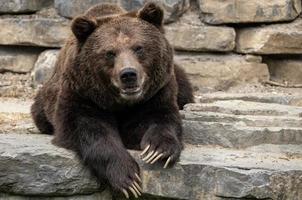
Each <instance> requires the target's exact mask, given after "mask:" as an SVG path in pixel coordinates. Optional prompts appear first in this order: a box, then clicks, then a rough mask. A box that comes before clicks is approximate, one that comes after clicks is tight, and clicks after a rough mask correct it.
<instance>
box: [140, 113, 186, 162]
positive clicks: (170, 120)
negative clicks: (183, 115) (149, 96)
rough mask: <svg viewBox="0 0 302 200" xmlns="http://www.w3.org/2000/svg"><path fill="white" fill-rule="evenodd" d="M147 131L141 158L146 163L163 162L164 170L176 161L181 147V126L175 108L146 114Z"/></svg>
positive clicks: (142, 145) (142, 142) (142, 144)
mask: <svg viewBox="0 0 302 200" xmlns="http://www.w3.org/2000/svg"><path fill="white" fill-rule="evenodd" d="M144 123H146V125H147V127H148V129H147V131H146V132H145V134H144V136H143V138H142V141H141V148H142V149H143V151H142V153H141V156H142V160H143V161H145V162H146V163H149V164H153V163H155V162H156V161H158V160H162V161H164V163H165V164H164V168H166V167H168V166H169V165H174V164H175V162H176V161H178V159H179V156H180V153H181V150H182V148H183V146H182V126H181V119H180V115H179V111H178V109H177V108H173V107H171V108H169V109H167V110H166V111H165V110H164V109H162V110H160V109H159V110H157V111H154V112H153V113H149V114H148V119H147V121H145V122H144Z"/></svg>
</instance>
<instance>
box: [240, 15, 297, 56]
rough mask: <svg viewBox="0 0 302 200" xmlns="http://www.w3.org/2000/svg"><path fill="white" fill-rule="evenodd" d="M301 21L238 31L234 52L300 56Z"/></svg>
mask: <svg viewBox="0 0 302 200" xmlns="http://www.w3.org/2000/svg"><path fill="white" fill-rule="evenodd" d="M301 27H302V19H301V18H297V19H296V20H295V21H294V22H291V23H283V24H272V25H267V26H257V27H246V28H242V29H238V30H237V32H236V34H237V39H236V41H237V43H236V51H237V52H239V53H251V54H301V53H302V28H301Z"/></svg>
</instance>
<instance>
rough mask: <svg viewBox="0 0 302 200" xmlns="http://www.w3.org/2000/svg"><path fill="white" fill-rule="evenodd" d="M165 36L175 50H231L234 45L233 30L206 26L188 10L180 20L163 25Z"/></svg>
mask: <svg viewBox="0 0 302 200" xmlns="http://www.w3.org/2000/svg"><path fill="white" fill-rule="evenodd" d="M165 30H166V37H167V39H168V40H169V41H170V43H171V44H173V46H174V48H175V49H176V50H187V51H222V52H223V51H231V50H233V49H234V47H235V35H236V33H235V30H234V29H233V28H230V27H217V26H208V25H205V24H203V23H202V22H201V21H200V20H199V19H198V15H197V14H195V13H193V12H190V13H188V14H186V15H185V16H183V17H182V18H181V19H180V21H178V22H176V23H173V24H170V25H167V26H165Z"/></svg>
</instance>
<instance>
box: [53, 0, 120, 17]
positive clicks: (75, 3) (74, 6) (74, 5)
mask: <svg viewBox="0 0 302 200" xmlns="http://www.w3.org/2000/svg"><path fill="white" fill-rule="evenodd" d="M54 1H55V8H56V9H57V11H58V13H59V14H60V15H61V16H64V17H67V18H72V17H75V16H77V15H80V14H83V13H84V12H85V11H86V10H87V9H88V8H90V7H91V6H93V5H95V4H99V3H115V4H116V3H117V2H118V0H69V1H66V0H54Z"/></svg>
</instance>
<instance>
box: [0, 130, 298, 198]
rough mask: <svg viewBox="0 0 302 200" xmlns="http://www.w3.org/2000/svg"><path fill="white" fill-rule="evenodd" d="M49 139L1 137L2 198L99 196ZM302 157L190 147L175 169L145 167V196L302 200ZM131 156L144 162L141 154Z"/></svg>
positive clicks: (294, 151) (286, 151)
mask: <svg viewBox="0 0 302 200" xmlns="http://www.w3.org/2000/svg"><path fill="white" fill-rule="evenodd" d="M50 139H51V137H50V136H45V135H35V136H33V135H14V134H8V135H6V134H0V144H1V146H2V147H4V148H2V149H1V150H0V161H1V163H5V165H0V168H1V170H0V175H1V176H0V191H1V192H10V193H12V194H19V195H20V194H23V195H25V194H26V195H32V194H38V195H48V196H53V195H59V196H60V194H62V193H64V194H65V195H80V194H85V193H93V192H95V191H97V190H98V187H97V184H96V182H95V180H94V179H93V178H91V176H90V175H89V174H88V173H87V171H86V170H85V169H83V167H82V165H81V164H80V163H79V162H78V161H77V160H76V159H75V158H74V156H73V154H72V153H70V152H69V151H66V150H64V149H61V148H57V147H54V146H53V145H51V144H50ZM3 149H5V150H3ZM301 153H302V149H301V146H299V145H292V146H290V145H287V146H282V145H279V146H278V145H263V146H255V147H253V148H249V149H246V150H232V149H223V148H213V147H206V146H204V147H192V146H187V147H186V149H185V150H184V152H183V154H182V156H181V159H180V162H179V164H177V165H176V167H174V168H172V169H168V170H163V169H162V168H161V167H158V166H154V167H150V166H146V165H142V164H141V163H140V165H141V167H142V179H143V190H144V194H149V195H155V196H161V197H166V198H177V199H192V200H194V199H201V198H202V199H222V198H224V197H225V198H227V197H229V198H248V197H249V198H251V197H254V198H263V199H264V198H272V199H277V197H278V196H279V195H282V196H283V197H285V199H294V198H295V197H297V198H298V199H299V198H300V197H302V196H301V195H302V193H301V190H300V188H301V184H302V183H301V176H302V171H301V170H302V166H301V159H302V158H301ZM132 154H133V156H134V157H135V158H136V159H137V160H139V159H138V154H137V153H136V152H132ZM25 169H26V170H25ZM285 169H286V170H285ZM50 177H51V180H50V179H49V178H50ZM276 183H278V184H276ZM37 185H39V187H36V186H37ZM89 199H90V198H89ZM91 199H93V198H91ZM105 199H106V200H107V199H108V200H109V199H111V197H110V196H108V198H104V200H105ZM22 200H23V199H22Z"/></svg>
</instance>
